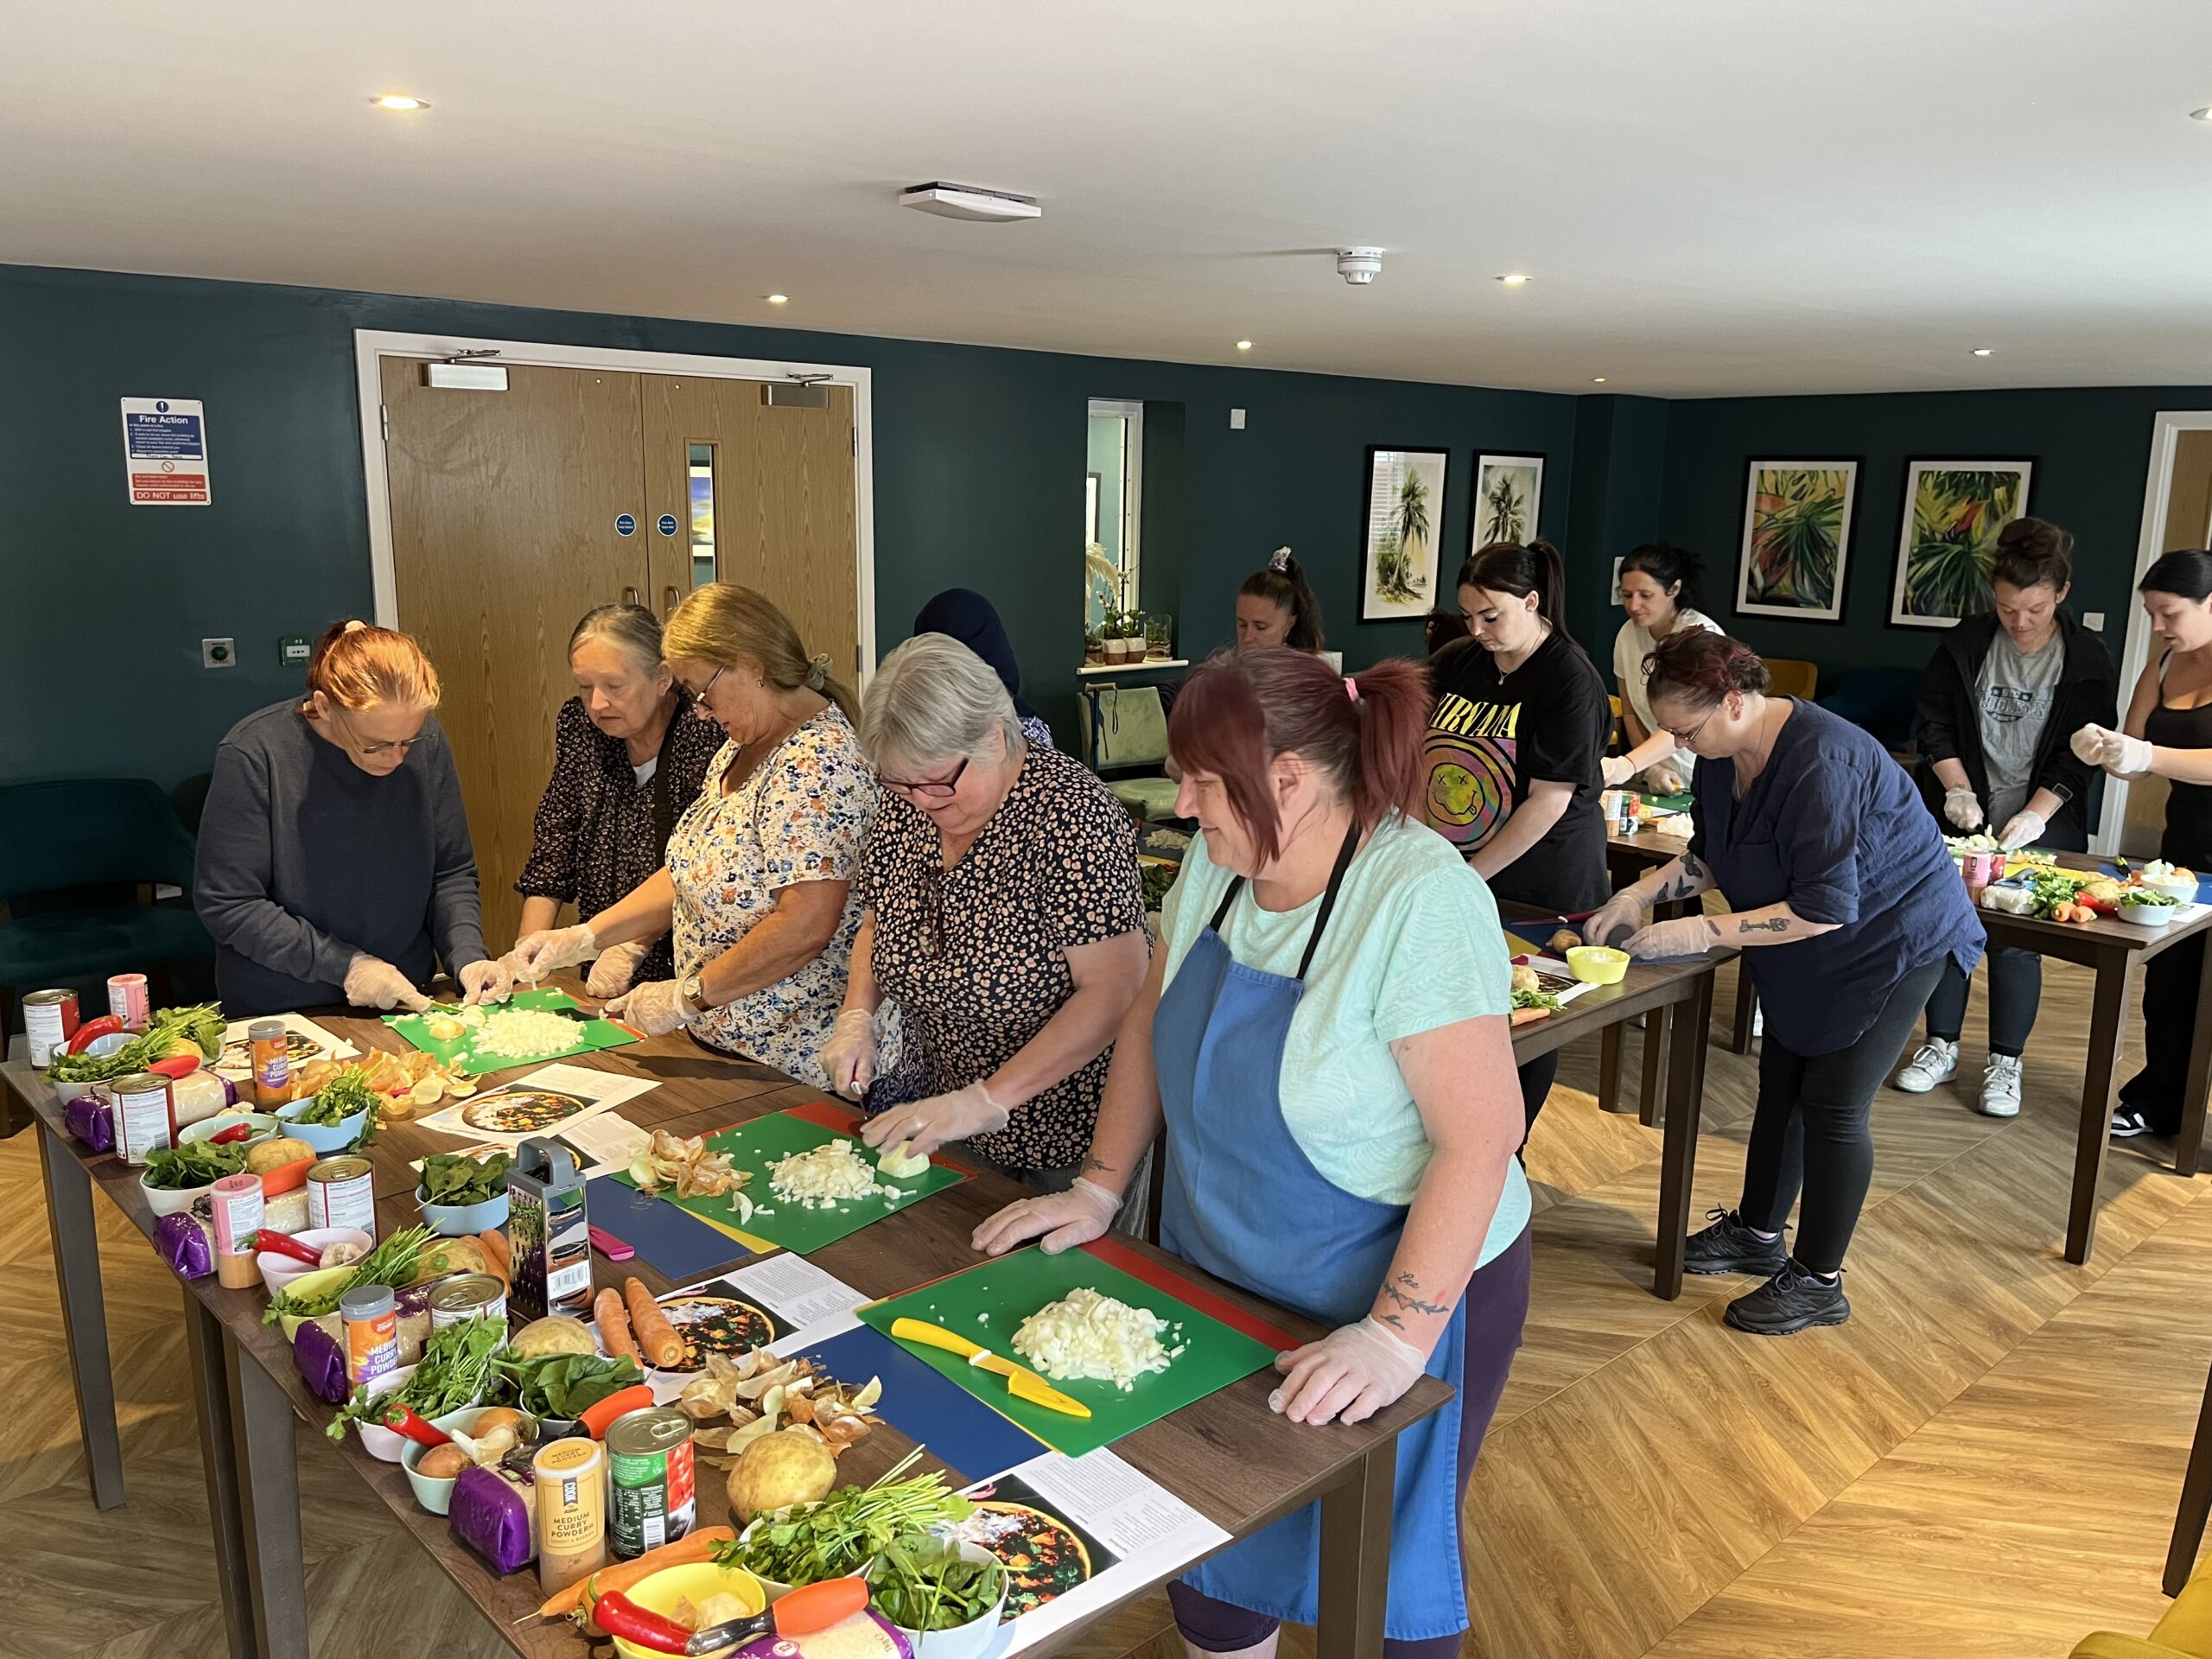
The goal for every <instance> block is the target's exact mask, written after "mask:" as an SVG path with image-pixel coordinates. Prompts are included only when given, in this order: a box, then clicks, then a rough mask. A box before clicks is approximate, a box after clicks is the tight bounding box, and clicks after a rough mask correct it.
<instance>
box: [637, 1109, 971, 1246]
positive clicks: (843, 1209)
mask: <svg viewBox="0 0 2212 1659" xmlns="http://www.w3.org/2000/svg"><path fill="white" fill-rule="evenodd" d="M830 1141H851V1142H852V1143H853V1150H854V1151H855V1153H857V1154H859V1155H860V1157H861V1160H863V1161H865V1162H868V1163H874V1161H875V1154H874V1153H873V1152H871V1151H869V1150H868V1147H865V1146H863V1145H861V1138H860V1126H859V1122H858V1121H857V1120H855V1122H854V1123H853V1125H852V1126H851V1127H850V1128H840V1129H832V1128H826V1127H824V1126H823V1125H822V1124H820V1123H816V1122H810V1121H809V1120H808V1119H806V1118H804V1117H800V1116H796V1115H794V1114H792V1113H790V1112H770V1113H769V1114H768V1115H767V1116H765V1117H756V1118H754V1119H753V1121H752V1122H750V1123H741V1124H740V1125H738V1127H737V1128H734V1129H724V1130H722V1131H721V1133H719V1134H716V1135H709V1136H708V1137H707V1146H708V1148H709V1150H710V1151H714V1152H726V1153H728V1154H729V1161H730V1166H731V1167H732V1168H734V1169H743V1170H750V1171H751V1172H752V1173H753V1179H751V1180H750V1181H747V1183H746V1185H745V1196H746V1197H747V1198H750V1199H751V1200H752V1201H753V1205H754V1208H753V1215H752V1217H751V1218H750V1219H749V1220H742V1221H741V1220H740V1219H739V1218H738V1211H737V1210H736V1209H735V1208H734V1206H733V1205H731V1203H730V1201H729V1199H728V1198H727V1197H723V1198H677V1196H676V1195H675V1193H674V1192H662V1193H661V1197H662V1198H665V1199H667V1200H668V1201H669V1202H670V1203H671V1204H672V1205H677V1207H678V1208H679V1209H683V1210H689V1211H691V1212H692V1213H693V1214H694V1215H696V1216H698V1217H701V1218H702V1219H704V1220H708V1221H711V1222H714V1223H715V1224H718V1225H721V1226H723V1227H734V1228H736V1229H738V1230H740V1231H741V1232H746V1233H750V1234H752V1235H753V1236H755V1237H757V1238H764V1239H766V1240H767V1241H768V1243H771V1244H779V1245H781V1246H782V1247H783V1248H784V1249H787V1250H791V1251H793V1252H795V1253H797V1254H798V1255H807V1254H808V1253H809V1252H810V1251H814V1250H818V1249H821V1248H822V1247H823V1245H825V1244H831V1243H836V1241H837V1240H838V1239H841V1238H843V1237H845V1236H847V1235H849V1234H851V1233H856V1232H858V1231H860V1230H861V1228H863V1227H865V1226H867V1225H868V1224H870V1223H871V1222H877V1221H881V1220H882V1219H883V1218H884V1217H886V1216H887V1215H890V1214H891V1213H892V1212H893V1211H898V1210H904V1209H906V1208H908V1207H910V1206H911V1205H912V1204H913V1203H914V1201H915V1200H916V1199H918V1198H927V1197H928V1196H929V1195H930V1194H931V1193H932V1192H943V1191H944V1189H945V1188H946V1187H948V1186H957V1185H959V1184H960V1183H961V1182H962V1181H963V1180H965V1179H968V1178H967V1177H966V1176H965V1175H964V1174H963V1173H961V1172H960V1171H959V1170H957V1169H949V1168H947V1167H946V1166H944V1165H943V1164H940V1163H932V1164H931V1166H929V1168H928V1170H927V1171H926V1172H925V1173H922V1174H919V1175H917V1176H915V1177H913V1178H912V1179H910V1180H904V1181H893V1180H890V1179H887V1178H881V1177H879V1179H883V1180H884V1184H885V1185H887V1186H893V1187H896V1188H897V1189H898V1190H899V1192H901V1193H903V1194H906V1195H907V1196H906V1197H903V1198H898V1199H892V1198H855V1199H854V1200H853V1201H852V1202H851V1203H849V1204H841V1205H837V1206H836V1207H835V1208H834V1209H827V1210H810V1209H808V1208H807V1207H806V1206H805V1205H803V1204H793V1203H791V1202H788V1201H786V1200H785V1199H783V1198H778V1197H777V1196H776V1194H775V1191H774V1189H773V1188H772V1187H771V1186H770V1185H769V1183H768V1166H769V1165H771V1164H772V1163H775V1162H777V1161H778V1160H780V1159H784V1158H787V1157H789V1156H790V1155H791V1154H793V1153H795V1152H811V1151H813V1150H814V1148H815V1147H820V1146H827V1145H828V1144H829V1142H830ZM614 1179H617V1180H619V1181H622V1182H626V1183H627V1184H628V1185H632V1186H635V1185H637V1183H636V1182H635V1181H632V1180H631V1179H630V1173H629V1172H628V1171H627V1170H617V1171H616V1172H615V1173H614Z"/></svg>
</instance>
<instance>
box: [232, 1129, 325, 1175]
mask: <svg viewBox="0 0 2212 1659" xmlns="http://www.w3.org/2000/svg"><path fill="white" fill-rule="evenodd" d="M314 1156H315V1148H314V1147H311V1146H309V1145H308V1143H307V1142H306V1141H295V1140H293V1139H292V1137H291V1136H290V1135H278V1136H277V1138H276V1139H275V1140H274V1141H263V1142H262V1143H261V1144H260V1145H259V1146H257V1147H247V1148H246V1154H245V1173H247V1174H249V1175H266V1174H268V1173H270V1171H271V1170H277V1169H282V1168H283V1167H284V1166H285V1165H287V1164H296V1163H297V1162H299V1161H300V1160H301V1159H302V1158H312V1157H314Z"/></svg>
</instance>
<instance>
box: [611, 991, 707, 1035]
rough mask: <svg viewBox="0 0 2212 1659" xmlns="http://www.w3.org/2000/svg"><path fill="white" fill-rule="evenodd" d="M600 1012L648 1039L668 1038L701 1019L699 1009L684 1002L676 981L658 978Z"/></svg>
mask: <svg viewBox="0 0 2212 1659" xmlns="http://www.w3.org/2000/svg"><path fill="white" fill-rule="evenodd" d="M600 1012H601V1014H605V1015H606V1016H607V1018H608V1019H609V1020H621V1021H622V1022H623V1023H624V1024H625V1025H627V1026H631V1027H634V1028H636V1029H637V1030H639V1031H642V1032H643V1033H645V1035H646V1036H648V1037H665V1036H667V1035H668V1033H670V1032H671V1031H678V1030H681V1029H682V1028H683V1027H685V1026H687V1025H689V1024H690V1022H691V1021H692V1020H695V1019H696V1018H697V1017H698V1014H699V1011H698V1009H696V1008H695V1007H692V1006H691V1005H690V1003H689V1002H686V1001H684V1000H683V987H682V986H681V985H679V984H678V983H677V982H676V981H674V980H672V979H656V980H653V981H652V982H650V983H647V984H644V985H640V986H639V987H638V988H636V989H635V990H633V991H630V992H627V993H626V994H625V995H621V996H618V997H616V998H615V999H614V1000H613V1001H612V1002H609V1003H608V1004H607V1006H606V1007H604V1008H601V1010H600Z"/></svg>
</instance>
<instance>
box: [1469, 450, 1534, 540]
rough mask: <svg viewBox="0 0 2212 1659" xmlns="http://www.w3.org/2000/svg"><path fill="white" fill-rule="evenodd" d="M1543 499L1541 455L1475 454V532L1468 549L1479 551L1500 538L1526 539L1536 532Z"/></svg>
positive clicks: (1470, 538)
mask: <svg viewBox="0 0 2212 1659" xmlns="http://www.w3.org/2000/svg"><path fill="white" fill-rule="evenodd" d="M1543 499H1544V458H1543V457H1542V456H1541V455H1479V454H1478V455H1477V456H1476V457H1475V514H1474V534H1473V535H1472V536H1471V537H1469V538H1468V541H1467V550H1468V551H1469V552H1470V553H1479V552H1481V551H1482V550H1483V549H1484V548H1486V547H1491V546H1494V545H1495V544H1496V543H1499V542H1517V543H1527V541H1528V540H1529V537H1532V536H1534V535H1535V533H1536V510H1537V508H1538V507H1539V506H1540V505H1541V504H1542V502H1543Z"/></svg>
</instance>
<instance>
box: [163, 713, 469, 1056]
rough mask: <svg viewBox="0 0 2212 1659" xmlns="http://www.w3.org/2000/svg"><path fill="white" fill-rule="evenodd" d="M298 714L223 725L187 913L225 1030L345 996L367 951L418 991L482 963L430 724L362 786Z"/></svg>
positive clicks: (439, 747)
mask: <svg viewBox="0 0 2212 1659" xmlns="http://www.w3.org/2000/svg"><path fill="white" fill-rule="evenodd" d="M299 709H300V705H299V704H298V703H297V702H279V703H273V704H271V705H270V707H268V708H266V709H262V710H261V711H260V712H259V713H257V714H251V715H247V716H246V717H245V719H244V720H242V721H239V722H238V724H237V725H236V726H233V727H232V728H231V731H230V734H229V735H228V736H227V737H226V738H225V739H224V740H223V746H222V747H221V748H219V749H218V750H217V751H216V752H215V775H214V781H213V783H212V784H211V785H209V787H208V791H207V810H206V812H205V814H204V815H203V816H202V817H201V818H200V853H199V860H198V863H197V865H196V866H195V868H194V884H195V885H194V895H193V899H194V905H195V906H196V907H197V908H198V910H199V912H200V920H201V921H203V922H205V923H206V924H207V931H208V932H210V933H211V934H213V936H214V938H215V945H216V954H215V986H216V988H217V990H219V992H220V993H221V994H222V998H223V1007H224V1010H225V1012H226V1013H228V1014H230V1015H231V1016H232V1018H233V1019H243V1018H245V1017H247V1016H249V1015H251V1014H280V1013H283V1012H284V1011H285V1010H287V1009H291V1008H306V1007H317V1006H322V1005H327V1004H331V1003H338V1002H343V1001H345V1000H346V994H345V990H344V986H345V981H346V969H347V968H348V967H349V966H350V965H351V964H352V963H353V958H354V957H356V956H358V955H359V954H360V953H361V952H363V951H366V952H367V953H368V954H369V955H370V956H372V957H381V958H383V960H385V962H388V963H391V965H392V966H393V967H395V968H397V969H399V971H400V972H402V973H404V974H405V975H406V976H407V977H408V978H409V979H410V980H412V981H413V982H415V983H416V986H417V987H423V986H427V985H428V984H429V982H430V979H431V977H432V976H433V974H434V973H435V968H436V962H435V961H434V959H433V958H434V957H435V958H436V959H439V960H442V961H443V963H444V964H445V967H446V969H447V971H448V973H452V974H455V975H458V974H459V973H460V971H461V969H463V968H465V967H467V965H468V964H469V963H472V962H477V961H480V960H482V959H483V957H485V956H486V954H487V953H486V950H485V949H484V929H483V923H482V912H481V910H480V905H479V899H478V896H477V888H476V853H475V849H474V848H473V847H472V846H471V845H470V844H469V839H468V817H467V812H466V811H465V810H463V808H462V806H461V779H460V778H459V777H458V776H457V775H456V774H455V772H454V765H453V751H452V750H451V749H449V748H448V747H446V739H445V733H444V731H443V730H442V728H440V727H439V725H438V722H437V719H436V717H435V715H434V716H432V717H431V718H430V719H429V721H426V722H424V724H423V734H422V738H421V741H418V742H417V743H416V745H415V747H413V748H412V749H411V750H410V751H409V752H408V755H407V759H406V760H404V761H403V762H402V763H401V765H400V767H399V769H398V770H397V772H393V773H392V774H391V776H389V777H385V778H376V777H372V776H371V775H370V774H369V773H367V772H363V771H362V770H361V769H360V768H359V766H355V765H354V764H353V760H351V759H350V758H348V757H347V755H346V753H345V751H344V750H342V749H340V747H338V746H337V745H336V744H334V743H331V742H327V741H325V740H323V739H322V738H320V737H317V736H316V735H315V733H314V731H313V730H312V729H311V728H309V727H308V723H307V721H306V720H304V719H303V718H302V716H301V715H300V712H299Z"/></svg>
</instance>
